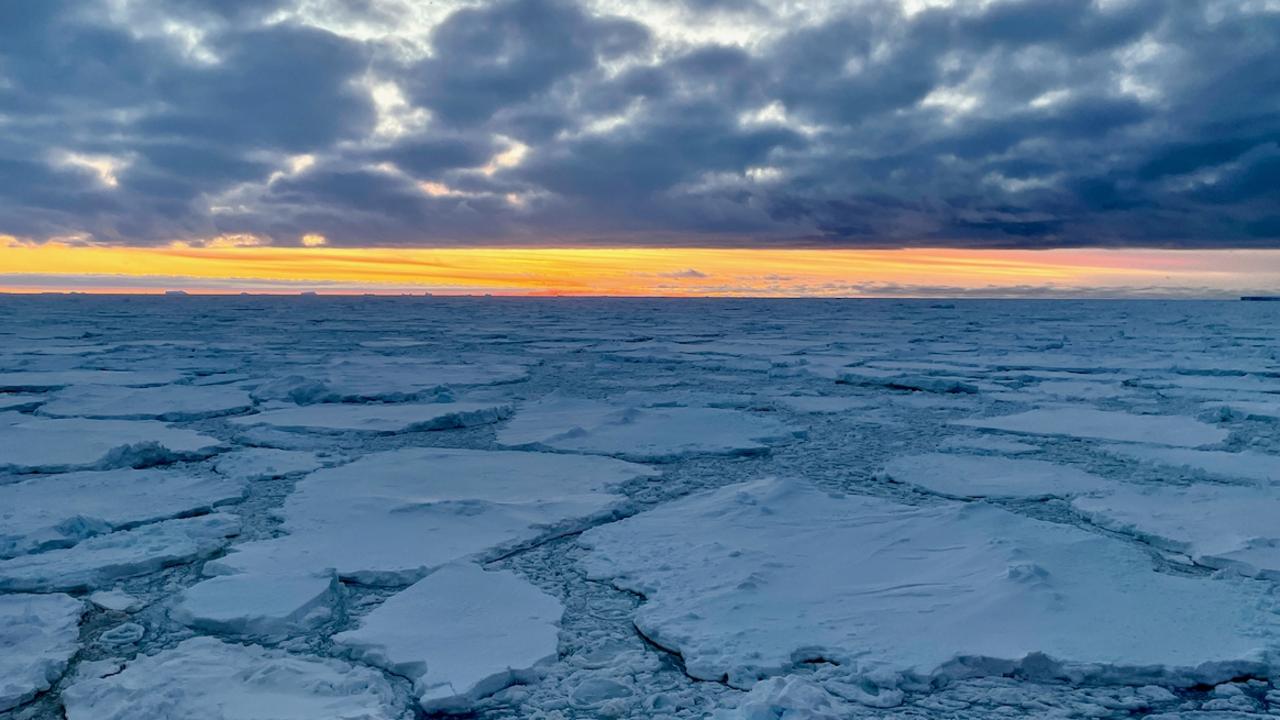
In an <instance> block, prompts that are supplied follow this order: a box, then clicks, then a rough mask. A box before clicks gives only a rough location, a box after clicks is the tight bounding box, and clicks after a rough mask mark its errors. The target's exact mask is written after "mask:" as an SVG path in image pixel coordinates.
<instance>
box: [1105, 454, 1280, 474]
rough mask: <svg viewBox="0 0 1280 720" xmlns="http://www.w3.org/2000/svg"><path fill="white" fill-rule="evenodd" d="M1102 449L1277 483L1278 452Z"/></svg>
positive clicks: (1132, 456) (1125, 455) (1278, 470)
mask: <svg viewBox="0 0 1280 720" xmlns="http://www.w3.org/2000/svg"><path fill="white" fill-rule="evenodd" d="M1100 449H1101V450H1102V451H1103V452H1105V453H1107V454H1109V455H1115V456H1117V457H1122V458H1128V459H1131V460H1138V461H1140V462H1148V463H1153V464H1157V465H1168V466H1170V467H1180V468H1189V469H1191V470H1198V471H1200V472H1204V473H1208V474H1209V475H1218V476H1221V477H1226V478H1239V479H1242V480H1252V481H1255V482H1262V483H1280V455H1267V454H1264V453H1260V452H1253V451H1251V450H1244V451H1241V452H1226V451H1224V450H1186V449H1183V448H1167V447H1153V446H1149V445H1105V446H1103V447H1102V448H1100Z"/></svg>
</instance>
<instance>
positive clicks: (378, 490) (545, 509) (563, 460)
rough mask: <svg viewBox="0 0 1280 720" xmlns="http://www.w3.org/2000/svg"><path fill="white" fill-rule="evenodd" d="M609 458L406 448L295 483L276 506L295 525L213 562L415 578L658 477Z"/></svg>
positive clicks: (531, 535) (537, 532) (598, 506)
mask: <svg viewBox="0 0 1280 720" xmlns="http://www.w3.org/2000/svg"><path fill="white" fill-rule="evenodd" d="M652 474H654V472H653V471H652V470H651V469H649V468H647V467H644V466H642V465H634V464H631V463H626V462H622V461H620V460H613V459H611V458H597V457H583V456H577V455H558V454H551V453H529V452H512V451H483V450H454V449H435V448H406V449H403V450H394V451H390V452H381V453H373V454H371V455H366V456H364V457H362V458H360V459H359V460H356V461H355V462H352V463H350V464H347V465H342V466H339V467H335V468H328V469H324V470H319V471H316V472H314V473H312V474H310V475H308V476H306V477H305V478H303V479H301V480H299V481H298V484H297V488H296V489H295V490H294V492H293V494H292V495H290V496H289V497H288V498H287V499H286V500H285V503H284V507H283V508H282V510H281V512H280V514H281V516H282V517H283V519H284V524H283V529H284V530H285V531H286V532H287V533H288V534H287V535H284V536H282V537H279V538H274V539H271V540H264V541H257V542H249V543H244V544H242V545H238V546H236V547H234V548H233V549H232V551H231V553H230V554H228V555H227V556H226V557H224V558H221V559H219V560H216V561H214V562H211V563H210V564H209V568H210V569H211V570H212V571H215V572H252V573H258V574H267V575H270V574H274V573H278V572H284V571H290V572H317V571H323V570H326V569H330V568H333V569H336V570H337V572H338V573H339V575H340V576H341V577H343V578H344V579H349V580H355V581H357V582H364V583H370V584H400V583H409V582H414V581H415V580H418V579H419V578H421V577H422V576H423V575H425V574H426V573H427V572H429V571H430V570H432V569H433V568H436V567H438V566H440V565H443V564H446V563H448V562H451V561H453V560H456V559H459V558H464V557H468V556H471V555H475V554H477V553H484V552H486V551H489V550H492V549H495V548H507V547H515V546H519V545H521V544H524V543H528V542H532V541H534V540H537V539H538V538H540V537H542V536H545V535H547V534H548V533H552V532H555V531H559V532H567V531H569V530H573V529H577V528H580V527H581V524H582V523H583V522H586V521H588V520H590V519H593V518H596V517H604V516H609V515H611V514H613V513H614V512H616V511H617V510H618V508H619V506H620V505H621V503H622V502H623V498H622V497H621V496H620V495H616V494H614V493H612V492H611V488H612V486H614V485H616V484H617V483H620V482H623V481H626V480H629V479H632V478H637V477H645V476H648V475H652Z"/></svg>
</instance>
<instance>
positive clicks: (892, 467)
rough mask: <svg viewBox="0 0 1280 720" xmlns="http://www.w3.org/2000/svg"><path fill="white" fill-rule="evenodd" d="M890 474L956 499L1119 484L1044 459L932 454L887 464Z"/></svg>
mask: <svg viewBox="0 0 1280 720" xmlns="http://www.w3.org/2000/svg"><path fill="white" fill-rule="evenodd" d="M884 471H885V474H886V475H888V476H889V477H890V478H891V479H893V480H895V481H897V482H901V483H908V484H911V485H915V486H917V487H921V488H924V489H925V490H928V491H929V492H934V493H938V494H940V495H946V496H948V497H954V498H978V497H992V498H1047V497H1071V496H1074V495H1080V494H1082V493H1090V492H1097V491H1099V490H1102V489H1104V488H1106V487H1109V486H1111V485H1114V484H1115V483H1113V482H1108V481H1106V480H1104V479H1103V478H1100V477H1098V476H1097V475H1093V474H1090V473H1087V472H1085V471H1083V470H1081V469H1079V468H1074V467H1070V466H1068V465H1060V464H1057V463H1051V462H1045V461H1043V460H1026V459H1021V458H1004V457H995V456H982V455H952V454H946V453H928V454H924V455H907V456H903V457H899V458H894V459H893V460H890V461H889V462H888V463H886V464H885V468H884Z"/></svg>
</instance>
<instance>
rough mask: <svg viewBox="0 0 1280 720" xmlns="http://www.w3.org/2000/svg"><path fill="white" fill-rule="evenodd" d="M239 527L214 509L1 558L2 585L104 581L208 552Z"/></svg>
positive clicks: (71, 585)
mask: <svg viewBox="0 0 1280 720" xmlns="http://www.w3.org/2000/svg"><path fill="white" fill-rule="evenodd" d="M239 531H240V519H239V518H238V517H237V516H235V515H229V514H227V513H214V514H212V515H201V516H199V517H193V518H184V519H181V520H165V521H163V522H158V523H153V524H151V525H142V526H140V527H136V528H134V529H132V530H121V531H118V532H113V533H107V534H106V535H97V536H94V537H91V538H89V539H87V540H82V541H81V542H80V543H78V544H76V545H73V546H71V547H69V548H60V549H56V550H47V551H45V552H41V553H36V554H34V555H19V556H18V557H14V558H10V559H8V560H0V591H4V592H48V591H51V590H70V591H74V590H86V589H89V590H91V589H95V588H100V587H104V586H106V585H109V584H111V583H113V582H114V581H116V580H117V579H119V578H124V577H132V576H135V575H144V574H147V573H151V572H155V571H157V570H160V569H161V568H165V567H168V566H170V565H178V564H181V563H185V562H191V561H192V560H197V559H200V558H205V557H208V556H210V555H212V554H214V553H215V552H217V551H218V550H221V549H222V548H223V547H224V546H226V544H227V543H228V542H229V538H231V537H233V536H235V535H236V534H237V533H239Z"/></svg>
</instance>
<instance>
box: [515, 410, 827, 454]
mask: <svg viewBox="0 0 1280 720" xmlns="http://www.w3.org/2000/svg"><path fill="white" fill-rule="evenodd" d="M802 435H803V431H801V430H798V429H796V428H792V427H789V426H787V425H785V424H784V423H782V422H780V421H778V420H776V419H774V418H770V417H762V416H760V415H757V414H751V413H746V412H742V411H738V410H723V409H719V408H705V407H662V408H646V407H636V406H620V405H614V404H611V403H605V402H600V401H596V400H582V399H575V398H568V397H560V396H556V397H548V398H544V399H542V400H540V401H538V402H534V403H529V404H527V405H524V406H522V407H521V408H520V410H519V412H517V413H516V416H515V418H513V419H512V420H511V422H509V423H508V424H507V425H506V427H504V428H502V429H501V430H499V432H498V442H500V443H502V444H503V445H507V446H511V447H546V448H554V449H556V450H566V451H570V452H580V453H592V454H598V455H613V456H615V457H620V458H625V459H627V460H637V461H641V462H673V461H675V460H678V459H680V458H683V457H686V456H689V455H754V454H760V453H765V452H768V450H769V448H770V446H771V445H776V444H780V443H784V442H788V441H791V440H794V439H795V438H797V437H799V436H802Z"/></svg>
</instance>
